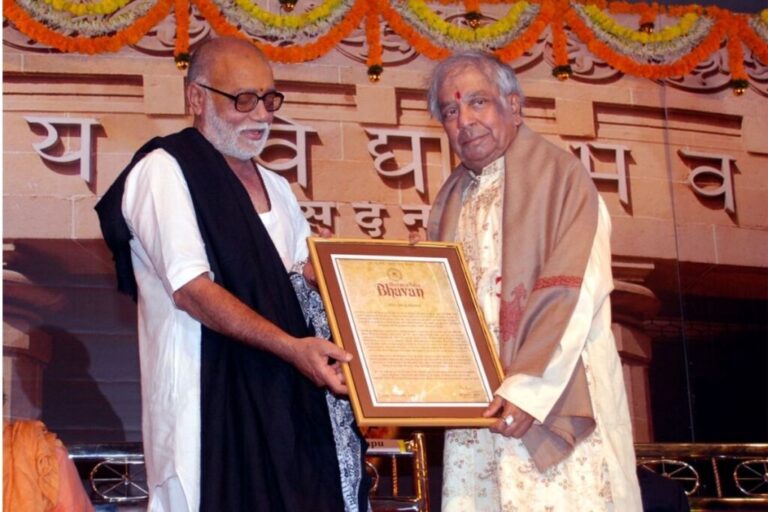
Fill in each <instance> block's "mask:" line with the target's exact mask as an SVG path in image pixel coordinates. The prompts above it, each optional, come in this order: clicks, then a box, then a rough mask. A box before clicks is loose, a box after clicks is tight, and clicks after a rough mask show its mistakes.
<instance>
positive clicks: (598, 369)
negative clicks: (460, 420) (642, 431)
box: [430, 127, 641, 511]
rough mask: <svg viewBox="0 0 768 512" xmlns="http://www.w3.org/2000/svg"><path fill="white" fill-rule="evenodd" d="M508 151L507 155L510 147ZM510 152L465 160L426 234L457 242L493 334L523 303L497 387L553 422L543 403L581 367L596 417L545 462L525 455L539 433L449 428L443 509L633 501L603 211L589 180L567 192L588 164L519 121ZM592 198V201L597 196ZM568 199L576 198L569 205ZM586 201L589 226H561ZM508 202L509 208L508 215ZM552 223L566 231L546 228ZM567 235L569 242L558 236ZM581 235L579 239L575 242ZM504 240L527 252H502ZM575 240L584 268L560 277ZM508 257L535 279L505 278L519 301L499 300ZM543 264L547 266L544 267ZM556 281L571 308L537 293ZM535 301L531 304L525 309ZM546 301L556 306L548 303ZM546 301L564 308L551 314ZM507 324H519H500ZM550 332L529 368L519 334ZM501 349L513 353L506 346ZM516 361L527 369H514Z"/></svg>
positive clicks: (619, 507)
mask: <svg viewBox="0 0 768 512" xmlns="http://www.w3.org/2000/svg"><path fill="white" fill-rule="evenodd" d="M510 155H511V156H513V157H514V158H513V159H509V158H510ZM507 159H508V160H507V162H506V165H505V163H503V159H501V161H497V162H495V163H494V164H492V165H491V166H489V168H486V169H484V170H483V173H482V174H481V175H480V176H473V175H472V174H468V172H469V171H468V170H467V169H462V168H460V169H457V170H456V171H454V175H452V176H451V178H449V180H450V181H449V182H448V183H447V185H446V187H444V190H443V191H441V193H440V194H439V195H438V199H437V200H436V204H435V205H436V207H435V206H433V213H432V216H431V218H430V236H431V237H432V238H435V237H436V236H440V237H442V239H454V240H458V241H461V242H462V243H463V245H464V250H465V253H466V255H467V259H468V265H469V268H470V273H471V275H472V276H473V278H474V280H475V283H476V287H477V291H478V300H479V302H480V306H481V308H482V309H483V312H484V315H485V317H486V321H487V322H488V323H489V327H490V330H491V332H492V333H493V335H494V338H495V340H496V342H497V343H499V341H500V339H504V332H505V324H504V321H505V320H504V317H503V314H501V315H500V310H501V312H502V313H503V312H504V309H505V307H506V308H508V311H510V310H511V311H513V312H514V311H515V309H514V308H519V309H517V310H518V311H519V314H518V315H512V316H510V315H508V316H507V321H510V320H512V321H514V323H515V324H517V325H521V327H520V338H519V340H518V344H519V346H522V347H523V349H526V348H528V351H527V354H526V355H527V359H526V360H525V361H524V362H522V363H521V362H520V361H518V360H516V359H515V357H514V352H513V353H512V359H511V360H509V359H504V358H503V363H504V365H505V369H506V370H507V372H508V373H507V378H506V379H505V381H504V382H503V384H502V385H501V387H500V388H499V389H498V390H497V392H496V393H497V394H498V395H501V396H502V397H504V398H505V399H507V400H508V401H510V402H512V403H514V404H515V405H517V406H519V407H520V408H522V409H523V410H525V411H527V412H528V413H529V414H531V415H532V416H533V417H534V418H535V420H536V424H535V425H534V427H535V428H538V429H542V425H547V428H552V427H551V426H553V425H555V424H554V423H552V414H551V413H552V412H553V411H554V410H555V408H558V407H559V408H560V410H563V411H565V410H566V409H563V400H562V398H563V396H565V395H566V394H567V390H568V388H569V386H570V385H571V384H572V383H573V379H572V377H573V376H574V371H575V370H574V368H575V369H577V370H578V369H579V368H583V377H584V379H585V380H584V382H585V387H586V388H587V389H588V393H587V394H580V395H579V396H584V397H585V398H586V399H587V403H586V406H587V409H584V410H585V411H588V412H589V413H590V416H591V417H592V418H593V419H594V427H593V428H590V429H589V430H588V431H587V434H586V435H585V437H583V438H580V439H576V440H573V439H572V438H569V437H566V441H570V442H573V446H572V448H571V449H570V450H568V451H566V452H565V454H564V456H562V457H560V459H559V460H554V461H552V462H547V463H545V464H542V463H541V461H535V460H534V458H533V457H532V452H531V447H534V448H538V447H539V446H540V445H537V444H535V443H534V444H528V445H527V444H525V443H524V439H523V440H517V439H514V438H505V437H503V436H501V435H498V434H493V433H491V432H490V431H489V430H487V429H460V430H450V431H448V432H447V433H446V446H445V457H444V484H443V510H446V511H454V510H461V511H472V510H476V511H496V510H505V511H506V510H616V511H625V510H626V511H634V510H641V502H640V494H639V487H638V485H637V479H636V474H635V460H634V452H633V447H632V434H631V424H630V420H629V414H628V408H627V401H626V393H625V389H624V383H623V376H622V371H621V364H620V361H619V358H618V354H617V352H616V348H615V343H614V341H613V337H612V335H611V331H610V322H611V320H610V303H609V300H608V295H609V293H610V291H611V288H612V278H611V269H610V216H609V215H608V213H607V211H606V209H605V206H604V205H603V204H602V202H601V201H600V200H599V197H598V196H597V194H595V193H594V192H591V191H589V192H588V193H586V194H581V197H579V198H578V199H579V203H574V201H573V198H574V197H576V196H570V195H569V194H570V193H571V192H572V191H574V190H575V188H574V187H576V186H578V187H583V186H586V187H591V186H592V185H591V184H589V182H588V180H584V179H583V177H584V176H586V171H585V170H583V168H580V166H578V162H577V161H575V162H574V160H575V159H574V158H572V156H571V155H567V154H565V153H564V152H562V151H561V150H559V149H558V148H555V147H554V146H552V145H551V144H549V143H546V142H545V141H543V139H542V138H541V137H540V136H538V135H536V134H534V133H533V132H531V131H530V130H527V129H526V128H525V127H521V131H520V133H518V136H517V138H516V140H515V142H514V143H513V149H512V150H511V152H508V154H507ZM579 173H584V174H583V175H581V176H579ZM509 180H512V181H509ZM505 181H509V182H508V183H505ZM510 190H513V191H514V192H513V193H510V192H509V191H510ZM550 191H551V192H550ZM590 197H591V198H590ZM510 198H513V201H512V202H510ZM505 200H506V201H507V202H506V203H505ZM590 201H594V206H593V207H591V206H589V203H590ZM569 202H570V203H571V204H578V205H584V206H579V207H578V208H573V207H569V206H567V205H568V203H569ZM584 207H589V208H594V212H595V213H594V221H593V226H594V227H593V228H592V229H589V228H588V226H589V223H588V222H582V221H581V220H579V222H580V224H576V229H577V231H573V230H571V231H565V229H566V228H567V227H568V226H569V215H571V214H573V215H581V216H582V217H583V214H582V212H586V211H588V210H584ZM505 208H509V212H506V211H504V210H505ZM457 209H458V211H457ZM510 212H514V215H512V216H510ZM537 214H538V219H537ZM452 219H455V220H452ZM523 219H526V222H529V223H528V224H526V225H525V226H522V225H521V222H523ZM584 220H585V221H588V220H589V217H585V218H584ZM530 222H533V223H534V224H530ZM532 227H533V229H532ZM559 231H563V232H564V233H566V234H567V235H568V236H564V237H563V238H558V237H553V236H552V234H554V233H558V232H559ZM446 237H447V238H446ZM574 237H575V238H574ZM584 237H586V239H585V238H584ZM563 239H567V240H569V241H570V242H574V245H573V246H571V245H570V244H567V245H565V246H563V245H562V244H561V241H562V240H563ZM585 240H586V241H587V242H588V244H587V245H586V246H584V245H583V243H581V242H583V241H585ZM510 241H514V243H513V244H512V246H513V249H515V250H516V252H518V253H520V254H519V255H520V256H524V257H526V259H523V258H520V259H515V258H511V259H510V258H509V256H510V254H507V255H506V257H505V256H504V253H505V249H504V248H505V247H507V250H508V249H509V247H508V245H509V243H510ZM542 241H544V243H543V244H542ZM577 241H579V243H575V242H577ZM505 244H506V245H505ZM518 244H528V245H530V244H533V245H534V246H535V245H536V244H541V245H539V247H541V249H540V250H539V252H534V253H531V252H530V251H528V253H526V251H525V250H523V251H520V250H518V247H521V246H520V245H518ZM577 246H580V247H583V250H584V263H583V266H582V267H581V268H582V270H581V272H579V274H581V275H575V274H573V273H572V272H571V273H569V272H566V273H564V274H563V275H564V277H563V278H558V277H557V276H558V274H562V271H560V272H557V270H559V269H561V268H562V269H565V268H567V267H564V266H563V265H562V264H561V263H559V262H560V261H567V260H563V259H562V258H563V257H564V256H565V257H566V259H567V258H568V256H569V255H575V254H577V253H578V251H579V250H577V249H576V247H577ZM574 251H575V252H574ZM512 254H514V252H513V253H512ZM532 254H533V257H531V255H532ZM549 255H557V257H558V258H560V260H554V261H555V262H556V265H555V266H552V265H550V263H549V260H548V259H547V258H549ZM505 258H506V259H505ZM513 260H514V261H513ZM505 265H507V266H509V265H512V270H514V271H515V272H519V274H520V275H522V276H525V275H532V278H525V277H523V280H522V283H523V284H525V283H526V282H529V283H531V284H533V286H532V287H530V288H529V286H530V285H525V287H523V284H520V285H518V284H516V281H513V282H512V283H511V285H512V287H511V288H508V289H511V290H514V291H515V292H517V291H518V290H520V293H519V299H520V300H519V302H511V303H510V302H507V303H506V304H505V302H504V300H502V297H503V296H504V295H503V294H502V292H503V279H502V275H503V272H504V270H503V269H505ZM574 268H575V267H573V266H571V267H570V268H569V270H573V269H574ZM553 269H554V270H555V272H552V270H553ZM507 270H508V269H507ZM544 271H546V272H549V273H550V274H549V275H551V276H552V277H547V278H545V279H542V272H544ZM526 273H528V274H526ZM545 275H546V274H545ZM526 279H528V281H526ZM534 283H535V284H534ZM558 283H565V289H564V291H567V290H573V291H572V292H568V293H570V294H572V295H571V296H572V298H573V299H572V306H570V307H569V308H568V309H564V308H562V307H558V306H557V304H558V303H559V302H560V301H562V298H564V297H565V295H554V296H552V295H551V294H550V296H549V297H547V298H546V301H542V300H540V299H541V297H540V296H537V295H536V294H537V293H540V292H539V291H538V290H542V291H544V292H546V291H547V289H550V290H551V289H553V288H547V287H551V286H552V285H553V284H555V285H557V284H558ZM558 293H560V292H558ZM558 297H561V298H558ZM512 298H515V296H514V295H513V296H512ZM534 298H535V299H536V300H535V301H534ZM526 299H527V303H526ZM507 300H509V299H507ZM532 303H533V304H535V305H538V307H537V308H536V309H532V308H531V307H530V306H531V304H532ZM550 304H552V305H554V306H556V307H555V308H554V309H553V308H550V307H549V305H550ZM526 306H529V307H528V308H526ZM545 306H546V307H545ZM542 311H544V312H549V314H550V318H552V319H555V320H556V322H552V320H549V321H547V318H548V316H547V315H545V314H543V313H542ZM552 312H556V313H557V315H559V316H562V317H563V318H557V317H556V316H554V317H553V316H551V314H552ZM563 312H566V314H565V315H564V316H563V315H562V313H563ZM513 327H514V326H513ZM506 332H507V333H513V334H514V333H516V332H517V331H516V330H515V329H514V328H513V329H510V327H509V326H507V327H506ZM553 333H560V334H558V338H556V339H555V340H554V343H555V345H554V349H553V350H551V352H550V353H549V355H548V356H547V358H546V359H545V360H544V363H543V365H542V367H541V370H540V371H536V365H535V364H531V363H530V362H531V361H534V362H536V361H535V360H534V359H530V357H531V356H532V355H535V354H536V353H535V351H534V352H532V351H531V350H530V347H535V346H537V345H536V344H534V345H526V337H530V338H531V339H533V340H534V341H536V340H537V339H538V338H540V337H541V336H547V335H549V336H551V335H552V334H553ZM539 345H542V344H541V343H539ZM542 346H546V344H545V345H542ZM499 349H500V352H501V353H502V354H503V355H505V354H506V355H507V357H509V356H508V354H509V353H510V352H509V350H507V351H506V352H505V350H504V348H503V347H499ZM518 359H519V358H518ZM577 363H578V364H577ZM521 364H522V365H523V366H528V367H530V368H531V369H532V370H527V371H516V369H515V368H516V367H520V365H521ZM567 403H568V402H566V404H567ZM590 406H591V410H589V409H590ZM565 407H566V408H567V407H569V406H568V405H566V406H565ZM577 420H578V417H577ZM579 421H580V420H579ZM537 425H538V426H537ZM575 425H577V426H578V423H576V424H575ZM532 429H533V427H532ZM555 432H557V431H555ZM529 433H530V431H529ZM574 441H575V442H574ZM544 460H550V461H551V460H552V459H551V458H549V457H547V458H545V459H544Z"/></svg>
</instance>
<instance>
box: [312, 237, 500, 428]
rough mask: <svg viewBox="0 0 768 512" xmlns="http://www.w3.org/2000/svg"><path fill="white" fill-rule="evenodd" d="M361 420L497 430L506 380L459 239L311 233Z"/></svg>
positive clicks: (320, 279) (330, 320)
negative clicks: (496, 404)
mask: <svg viewBox="0 0 768 512" xmlns="http://www.w3.org/2000/svg"><path fill="white" fill-rule="evenodd" d="M309 249H310V255H311V259H312V264H313V266H314V269H315V274H316V275H317V282H318V288H319V291H320V294H321V295H322V298H323V303H324V305H325V309H326V313H327V315H328V323H329V326H330V329H331V333H332V335H333V341H334V342H335V343H336V344H337V345H339V346H340V347H342V348H343V349H344V350H346V351H348V352H350V353H351V354H352V356H353V359H352V361H351V362H350V363H349V364H345V365H343V371H344V376H345V378H346V382H347V386H348V388H349V397H350V402H351V404H352V408H353V410H354V414H355V418H356V419H357V422H358V424H359V425H361V426H371V425H402V426H443V427H460V426H467V427H472V426H481V427H482V426H489V425H490V424H491V423H493V421H495V419H494V418H483V417H482V412H483V411H484V410H485V409H486V408H487V406H488V404H489V403H490V401H491V400H492V399H493V392H494V391H495V390H496V389H497V388H498V387H499V385H500V384H501V382H502V380H503V372H502V369H501V365H500V363H499V358H498V355H497V353H496V349H495V347H494V343H493V340H492V338H491V335H490V333H489V332H488V329H487V327H486V324H485V321H484V319H483V314H482V311H481V310H480V308H479V307H478V303H477V300H476V297H475V292H474V286H473V285H472V282H471V280H470V279H469V277H468V272H467V268H466V265H465V263H464V257H463V254H462V251H461V246H459V245H458V244H455V243H443V242H440V243H437V242H421V243H417V244H411V243H408V242H405V241H382V240H357V239H334V238H316V237H312V238H310V239H309Z"/></svg>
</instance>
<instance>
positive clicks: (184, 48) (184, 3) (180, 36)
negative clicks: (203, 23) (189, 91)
mask: <svg viewBox="0 0 768 512" xmlns="http://www.w3.org/2000/svg"><path fill="white" fill-rule="evenodd" d="M174 9H175V12H176V46H175V47H174V50H173V55H174V57H175V59H176V66H177V67H178V68H179V69H187V64H189V0H176V6H175V7H174Z"/></svg>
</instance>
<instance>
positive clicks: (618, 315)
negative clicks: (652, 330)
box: [611, 264, 659, 443]
mask: <svg viewBox="0 0 768 512" xmlns="http://www.w3.org/2000/svg"><path fill="white" fill-rule="evenodd" d="M652 269H653V265H650V264H649V265H631V266H626V265H621V264H619V265H617V264H614V276H615V278H614V291H613V293H612V294H611V305H612V309H613V324H612V326H611V327H612V330H613V335H614V337H615V338H616V348H617V349H618V351H619V356H620V357H621V363H622V369H623V370H624V384H625V385H626V387H627V398H628V400H629V413H630V416H631V418H632V429H633V433H634V437H635V442H636V443H647V442H652V441H653V421H652V417H651V402H650V382H649V380H648V367H649V365H650V362H651V357H652V353H651V337H650V336H649V335H648V334H646V333H645V329H644V327H643V322H644V321H646V320H648V319H650V318H653V317H654V316H655V315H656V313H657V312H658V310H659V300H658V299H657V298H656V295H655V294H654V293H653V292H652V291H651V290H650V289H648V288H646V287H645V286H642V285H640V284H638V283H637V281H641V280H642V279H641V276H642V277H644V276H645V275H647V273H648V272H650V271H651V270H652ZM620 277H624V278H625V279H620Z"/></svg>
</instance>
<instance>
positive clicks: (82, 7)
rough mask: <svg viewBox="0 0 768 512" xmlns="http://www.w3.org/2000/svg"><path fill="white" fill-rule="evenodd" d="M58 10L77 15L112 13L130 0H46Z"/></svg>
mask: <svg viewBox="0 0 768 512" xmlns="http://www.w3.org/2000/svg"><path fill="white" fill-rule="evenodd" d="M44 1H45V3H47V4H48V5H50V6H51V7H53V8H54V9H56V10H57V11H67V12H69V13H71V14H74V15H75V16H85V15H87V14H112V13H113V12H115V11H118V10H119V9H122V8H123V7H125V5H126V4H127V3H128V2H130V0H101V1H98V2H93V3H81V2H71V1H69V0H44Z"/></svg>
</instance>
